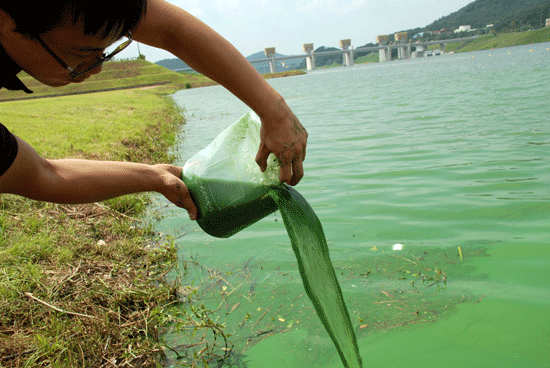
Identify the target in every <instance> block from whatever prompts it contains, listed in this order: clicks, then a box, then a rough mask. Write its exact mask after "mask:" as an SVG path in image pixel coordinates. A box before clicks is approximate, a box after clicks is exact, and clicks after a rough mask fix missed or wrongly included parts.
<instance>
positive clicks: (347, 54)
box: [340, 38, 351, 66]
mask: <svg viewBox="0 0 550 368" xmlns="http://www.w3.org/2000/svg"><path fill="white" fill-rule="evenodd" d="M350 46H351V39H349V38H348V39H345V40H340V47H341V48H342V50H344V56H343V58H344V59H343V60H342V65H343V66H350V65H351V61H350V52H349V51H348V50H349V47H350Z"/></svg>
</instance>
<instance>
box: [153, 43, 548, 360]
mask: <svg viewBox="0 0 550 368" xmlns="http://www.w3.org/2000/svg"><path fill="white" fill-rule="evenodd" d="M549 48H550V44H548V43H545V44H537V45H528V46H521V47H514V48H506V49H499V50H487V51H481V52H473V53H465V54H454V55H444V56H438V57H430V58H425V59H416V60H409V61H393V62H390V63H382V64H378V63H376V64H368V65H365V64H362V65H356V66H353V67H347V68H334V69H326V70H317V71H315V72H312V73H308V74H307V75H304V76H298V77H292V78H281V79H273V80H271V81H270V83H271V84H272V85H273V86H274V87H275V88H276V89H277V90H278V91H279V92H280V93H281V94H282V95H283V96H284V97H285V98H286V99H287V102H288V103H289V105H290V106H291V107H292V109H293V110H294V111H295V113H296V115H297V116H298V117H299V118H300V120H301V121H302V123H303V124H304V126H305V127H306V128H307V129H308V131H309V134H310V135H309V137H310V138H309V145H308V151H307V159H306V161H305V162H304V164H305V170H306V176H305V177H304V179H303V180H302V182H301V183H300V184H299V185H298V186H297V187H296V189H297V190H298V191H299V192H300V193H301V194H302V195H303V196H304V197H305V198H306V199H307V201H308V202H309V203H310V204H311V206H312V208H313V209H314V210H315V212H316V213H317V216H318V217H319V219H320V221H321V223H322V225H323V228H324V230H325V234H326V237H327V240H328V243H329V248H330V251H331V257H332V260H333V262H334V265H335V268H336V271H337V275H338V277H339V278H340V283H341V286H342V291H343V293H344V297H345V299H346V303H347V305H348V307H349V309H350V315H351V318H352V322H353V323H354V324H355V327H356V329H357V333H358V336H357V337H358V341H359V345H360V350H361V354H362V358H363V363H364V365H365V366H375V365H376V366H386V367H396V366H424V367H436V366H437V367H441V366H443V367H466V366H467V367H487V366H500V367H518V366H521V367H545V366H548V364H549V363H548V362H549V361H550V349H549V346H550V319H549V318H548V311H549V310H550V271H549V267H550V244H549V240H550V228H549V225H550V157H549V153H550V117H549V115H548V111H549V109H548V103H549V101H550V88H549V86H550V63H549V62H548V60H549V58H550V50H549ZM174 98H175V100H176V101H177V103H178V104H179V105H180V106H182V107H183V108H184V109H185V116H186V118H187V124H186V125H185V126H184V127H183V130H182V136H181V144H180V146H179V147H178V151H179V152H180V154H181V162H180V164H181V165H183V163H184V162H185V160H186V159H187V158H189V157H191V156H192V155H193V154H194V153H195V152H197V151H199V150H200V149H201V148H203V147H204V146H206V145H207V144H208V143H209V142H210V141H211V140H212V139H214V138H215V137H216V136H217V134H218V133H219V132H221V131H222V130H223V129H224V128H225V127H227V126H229V125H230V124H231V123H233V122H234V121H235V120H236V119H238V118H239V117H240V116H242V115H243V114H244V113H245V112H246V111H248V110H249V109H248V108H247V107H246V106H245V105H244V104H242V103H241V102H240V101H239V100H237V99H236V98H235V97H233V96H232V95H231V94H230V93H229V92H227V91H226V90H225V89H223V88H221V87H207V88H201V89H191V90H185V91H181V92H178V93H177V94H176V95H175V96H174ZM158 228H159V230H160V231H162V232H165V233H170V234H172V235H175V236H177V237H178V239H177V245H178V247H179V251H180V254H181V256H182V257H189V256H190V255H193V256H194V257H197V256H198V260H199V262H200V263H201V264H203V265H205V266H206V267H207V268H210V269H211V270H213V269H215V270H217V272H218V274H217V275H218V276H219V277H221V278H222V279H223V280H224V281H225V283H224V282H221V281H220V280H219V278H218V279H216V277H212V272H210V273H207V272H196V273H195V274H194V275H193V277H195V284H196V285H205V286H208V288H209V291H210V294H209V295H208V296H207V297H205V303H207V304H208V305H212V309H215V308H216V307H219V306H221V307H219V308H218V313H219V314H220V316H219V318H220V321H224V323H227V327H226V329H227V331H229V332H231V333H234V336H233V339H234V342H235V344H236V346H235V348H234V352H236V353H239V354H240V355H239V357H240V360H239V361H240V363H238V364H237V363H235V364H234V366H242V367H245V366H246V367H301V366H307V367H310V366H315V367H341V363H340V361H339V357H338V354H337V352H336V350H335V348H334V347H333V346H332V343H331V341H330V338H329V337H328V335H327V334H326V332H325V331H324V330H323V328H322V326H321V324H320V322H319V321H318V319H316V316H315V313H314V311H313V308H312V306H311V305H310V303H309V301H308V300H307V296H305V295H304V291H303V287H302V285H301V281H300V278H299V274H298V270H297V269H296V260H295V258H294V256H293V253H292V249H291V246H290V241H289V239H288V236H287V235H286V231H285V229H284V226H283V223H282V219H281V216H280V214H278V213H276V214H274V215H271V216H268V217H267V218H265V219H264V220H262V221H260V222H259V223H257V224H255V225H253V226H251V227H249V228H247V229H246V230H244V231H243V232H241V233H239V234H237V235H235V236H233V237H232V238H230V239H216V238H213V237H210V236H209V235H207V234H205V233H204V232H202V231H201V230H200V229H199V228H198V227H197V226H196V224H194V223H192V222H191V221H189V220H188V218H187V215H186V213H183V212H181V211H178V210H174V209H173V208H170V210H169V211H168V212H167V217H166V218H165V219H164V220H163V221H162V222H161V223H160V224H159V226H158ZM396 244H401V245H402V247H394V245H396ZM400 248H401V250H394V249H400ZM224 287H225V289H223V288H224ZM228 293H230V295H228ZM266 331H267V332H266ZM170 339H172V340H173V341H177V336H171V337H170ZM181 343H182V344H183V342H181Z"/></svg>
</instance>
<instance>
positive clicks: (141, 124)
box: [1, 89, 182, 160]
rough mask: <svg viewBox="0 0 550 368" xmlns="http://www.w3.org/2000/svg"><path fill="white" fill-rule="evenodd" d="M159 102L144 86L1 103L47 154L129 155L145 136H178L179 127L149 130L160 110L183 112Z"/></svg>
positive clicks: (7, 117) (6, 120)
mask: <svg viewBox="0 0 550 368" xmlns="http://www.w3.org/2000/svg"><path fill="white" fill-rule="evenodd" d="M159 103H160V104H162V105H164V104H165V102H164V101H162V100H161V98H159V96H157V95H155V94H153V93H150V92H149V91H148V90H140V89H131V90H120V91H111V92H100V93H93V94H88V95H86V96H82V95H73V96H63V97H57V98H55V99H37V100H31V101H27V100H21V101H11V102H3V103H2V105H1V106H2V122H3V124H4V125H6V126H8V127H9V129H10V130H11V131H12V132H13V133H14V134H17V135H19V136H21V137H22V138H23V139H25V140H26V141H27V142H28V143H29V144H30V145H31V146H33V147H34V148H35V149H36V150H37V151H38V152H39V153H40V154H42V155H43V156H45V157H47V158H54V157H83V156H85V157H88V158H96V159H103V160H122V159H126V160H128V159H129V158H131V155H133V154H135V152H134V150H132V152H130V151H129V150H128V149H127V148H128V147H134V148H137V146H143V145H145V144H147V143H148V142H145V141H144V140H161V141H163V142H173V141H174V134H175V130H174V131H172V132H171V133H166V132H165V133H163V134H162V135H161V136H160V137H159V136H158V134H160V132H159V131H158V129H157V135H149V136H147V135H144V134H143V133H144V132H145V131H147V130H148V129H153V126H154V125H155V124H156V118H158V117H160V116H159V115H162V114H172V115H173V116H180V115H178V114H177V111H176V112H175V113H174V112H173V111H170V110H160V111H159V109H158V105H159ZM171 109H175V107H171ZM179 119H180V121H181V120H182V118H179ZM44 132H48V133H47V134H44ZM166 134H169V135H171V136H167V135H166Z"/></svg>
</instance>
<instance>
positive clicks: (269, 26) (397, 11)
mask: <svg viewBox="0 0 550 368" xmlns="http://www.w3.org/2000/svg"><path fill="white" fill-rule="evenodd" d="M167 1H168V2H170V3H172V4H174V5H176V6H179V7H180V8H183V9H184V10H186V11H188V12H189V13H191V14H192V15H194V16H196V17H197V18H199V19H200V20H202V21H203V22H204V23H206V24H208V25H209V26H210V27H211V28H213V29H214V30H215V31H217V32H218V33H219V34H221V35H222V36H223V37H224V38H226V39H227V40H229V42H231V43H232V44H233V45H234V46H235V47H236V48H237V49H238V50H239V51H240V52H241V53H242V54H243V55H244V56H249V55H251V54H254V53H256V52H259V51H263V50H264V49H265V48H266V47H275V48H276V52H277V53H279V54H284V55H299V54H303V51H302V45H303V44H304V43H313V44H314V47H315V48H317V47H320V46H325V47H339V42H340V40H342V39H347V38H349V39H351V45H352V46H353V47H359V46H363V45H365V44H367V43H371V42H372V43H374V42H376V36H378V35H385V34H391V33H395V32H398V31H402V30H406V29H411V28H417V27H424V26H427V25H428V24H430V23H432V22H433V21H435V20H437V19H439V18H441V17H443V16H446V15H449V14H451V13H453V12H455V11H457V10H459V9H461V8H463V7H464V6H466V5H467V4H469V3H471V2H473V1H474V0H270V1H269V0H210V1H204V0H167ZM139 47H140V50H141V53H142V54H144V55H145V56H146V59H147V60H148V61H151V62H157V61H159V60H162V59H171V58H174V57H175V56H173V55H172V54H170V53H168V52H166V51H164V50H160V49H156V48H153V47H150V46H147V45H143V44H140V45H139ZM137 55H138V46H137V45H136V44H133V45H131V46H130V47H129V48H128V50H127V51H126V50H125V51H124V52H123V53H121V54H120V57H121V58H129V57H136V56H137Z"/></svg>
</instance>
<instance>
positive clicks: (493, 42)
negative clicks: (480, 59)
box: [445, 28, 550, 52]
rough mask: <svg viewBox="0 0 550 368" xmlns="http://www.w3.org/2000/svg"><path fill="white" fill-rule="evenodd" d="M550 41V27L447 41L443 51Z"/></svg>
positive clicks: (472, 49)
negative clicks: (453, 41) (469, 40)
mask: <svg viewBox="0 0 550 368" xmlns="http://www.w3.org/2000/svg"><path fill="white" fill-rule="evenodd" d="M540 42H550V28H543V29H539V30H536V31H526V32H520V33H503V34H498V35H495V36H483V37H480V38H478V39H476V40H474V41H471V42H468V43H462V42H455V43H449V44H447V45H446V47H445V52H451V51H453V52H469V51H479V50H489V49H493V48H495V49H496V48H502V47H511V46H521V45H529V44H532V43H540Z"/></svg>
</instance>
